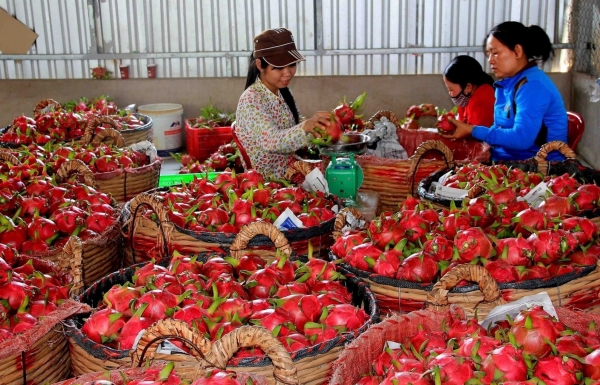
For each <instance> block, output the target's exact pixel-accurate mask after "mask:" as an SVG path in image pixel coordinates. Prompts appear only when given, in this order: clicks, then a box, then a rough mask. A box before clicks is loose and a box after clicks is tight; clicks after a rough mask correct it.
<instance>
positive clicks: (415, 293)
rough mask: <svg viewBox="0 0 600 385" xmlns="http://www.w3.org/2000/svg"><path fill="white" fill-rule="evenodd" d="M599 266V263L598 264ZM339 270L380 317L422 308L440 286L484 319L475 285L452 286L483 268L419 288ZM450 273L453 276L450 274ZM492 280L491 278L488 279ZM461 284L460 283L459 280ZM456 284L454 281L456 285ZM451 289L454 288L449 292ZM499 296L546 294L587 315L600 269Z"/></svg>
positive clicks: (596, 306) (598, 294)
mask: <svg viewBox="0 0 600 385" xmlns="http://www.w3.org/2000/svg"><path fill="white" fill-rule="evenodd" d="M599 263H600V262H599ZM339 268H340V269H341V270H342V271H343V272H344V273H345V274H348V275H354V274H356V275H358V276H359V277H360V278H361V279H362V280H363V281H364V282H365V283H367V284H368V285H369V287H370V289H371V291H373V293H374V294H375V297H376V298H377V303H378V305H379V306H380V308H381V312H382V314H394V313H408V312H411V311H415V310H421V309H423V308H425V306H426V303H427V301H428V298H429V297H430V296H431V295H432V294H431V293H435V292H434V289H436V288H439V287H440V286H441V287H442V288H444V290H450V292H449V293H448V301H449V302H450V303H453V304H458V305H460V306H461V307H463V308H465V310H467V311H473V309H474V308H475V307H477V309H478V314H479V315H481V316H485V315H486V314H487V312H488V311H489V307H485V306H482V305H481V303H482V301H484V300H485V298H484V297H483V296H482V295H481V292H479V291H478V290H477V287H476V286H473V285H469V286H463V287H456V288H454V286H452V285H451V283H453V282H454V281H455V279H456V275H457V274H460V275H464V276H466V277H468V276H472V275H473V273H471V272H468V273H467V272H465V271H464V270H465V269H475V268H476V269H477V271H480V270H483V271H481V272H479V273H478V274H481V275H482V276H485V275H488V276H489V273H488V272H487V270H485V268H484V267H483V266H478V265H459V266H457V267H455V268H454V269H458V268H460V269H459V270H458V272H453V270H454V269H452V270H450V271H449V272H448V273H446V274H445V275H444V276H443V277H442V278H441V279H440V280H439V281H438V282H437V283H436V284H434V285H433V286H432V285H429V286H419V285H418V284H415V283H414V282H407V281H403V280H397V279H391V278H386V277H382V276H379V275H377V274H371V273H367V272H364V271H359V270H356V269H354V268H353V267H351V266H348V265H346V264H341V265H340V266H339ZM450 273H452V274H450ZM490 278H491V277H490ZM459 281H460V280H459ZM459 281H457V282H459ZM452 288H454V289H452ZM499 288H500V292H501V296H502V298H503V299H504V300H505V301H515V300H518V299H520V298H523V297H525V296H527V295H533V294H537V293H540V292H547V293H548V295H549V296H550V299H551V300H552V303H553V304H554V305H555V306H562V307H565V308H568V309H573V310H586V311H588V312H600V266H599V265H598V264H596V266H587V267H584V268H583V269H582V271H581V272H578V273H568V274H564V275H562V276H559V277H553V278H552V279H549V280H530V281H522V282H517V283H501V284H499Z"/></svg>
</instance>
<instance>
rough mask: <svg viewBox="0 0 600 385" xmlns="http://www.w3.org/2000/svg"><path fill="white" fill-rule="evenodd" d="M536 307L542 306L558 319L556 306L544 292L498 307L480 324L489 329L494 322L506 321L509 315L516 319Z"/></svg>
mask: <svg viewBox="0 0 600 385" xmlns="http://www.w3.org/2000/svg"><path fill="white" fill-rule="evenodd" d="M534 305H539V306H542V307H543V308H544V310H545V311H546V313H548V314H550V315H551V316H552V317H556V318H557V319H558V316H557V314H556V309H554V305H552V300H550V296H549V295H548V293H546V292H545V291H542V292H541V293H537V294H534V295H528V296H525V297H523V298H521V299H519V300H517V301H513V302H510V303H507V304H506V305H499V306H496V307H495V308H493V309H492V310H491V311H490V312H489V313H488V315H487V317H485V319H484V320H483V321H481V322H480V324H481V326H483V327H484V328H485V329H487V328H488V326H489V325H491V324H493V323H494V322H498V321H503V320H505V319H506V315H507V314H508V315H509V316H510V317H511V318H513V319H514V318H515V317H516V316H517V315H518V314H519V313H520V312H521V310H526V309H528V308H530V307H532V306H534Z"/></svg>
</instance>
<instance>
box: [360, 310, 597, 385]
mask: <svg viewBox="0 0 600 385" xmlns="http://www.w3.org/2000/svg"><path fill="white" fill-rule="evenodd" d="M449 319H450V322H449V323H447V324H445V325H443V326H442V330H439V331H425V330H421V331H420V332H419V333H418V334H416V335H413V336H410V337H408V338H405V339H404V340H403V341H396V342H398V343H399V344H400V347H394V348H390V347H389V346H388V347H386V348H385V350H384V351H383V352H382V353H381V355H380V356H379V357H378V358H377V359H376V360H375V361H374V362H373V363H372V365H371V367H370V370H369V371H368V372H367V373H364V377H363V378H362V379H361V380H360V381H359V382H358V384H360V385H371V384H372V385H377V384H385V385H405V384H413V385H420V384H444V385H446V384H447V385H450V384H461V385H462V384H546V385H553V384H557V385H558V384H561V385H574V384H584V383H585V384H595V383H597V382H596V381H598V380H600V336H599V335H598V334H597V333H596V329H595V324H594V323H591V324H590V326H589V330H588V331H587V332H586V333H580V332H577V331H574V330H572V329H570V328H569V327H568V326H566V325H565V324H564V323H563V322H561V321H560V320H557V319H556V318H554V317H551V316H550V315H549V314H548V313H546V311H545V310H544V309H543V308H542V307H540V306H534V307H532V308H530V309H527V310H523V311H521V312H520V313H519V314H518V315H517V316H516V317H515V318H514V319H508V320H505V321H500V322H498V323H496V324H493V325H491V326H490V328H489V329H488V330H486V329H484V328H483V327H481V326H480V325H479V324H478V323H477V322H474V321H473V320H468V321H467V320H464V319H461V318H460V317H454V316H452V315H451V316H450V317H449Z"/></svg>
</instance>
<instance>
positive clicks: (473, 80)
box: [444, 55, 496, 127]
mask: <svg viewBox="0 0 600 385" xmlns="http://www.w3.org/2000/svg"><path fill="white" fill-rule="evenodd" d="M493 83H494V79H492V77H491V76H490V75H488V74H487V73H485V72H484V71H483V68H482V67H481V64H479V62H478V61H477V60H476V59H474V58H472V57H471V56H467V55H460V56H457V57H455V58H454V59H452V61H451V62H450V63H449V64H448V66H447V67H446V69H445V70H444V84H445V85H446V89H447V90H448V94H449V95H450V97H451V98H452V102H453V103H454V104H455V105H456V106H457V107H458V115H457V116H458V119H459V120H460V121H462V122H464V123H467V124H472V125H474V126H486V127H489V126H491V125H492V124H493V123H494V102H495V101H496V98H495V96H494V88H493V87H492V84H493Z"/></svg>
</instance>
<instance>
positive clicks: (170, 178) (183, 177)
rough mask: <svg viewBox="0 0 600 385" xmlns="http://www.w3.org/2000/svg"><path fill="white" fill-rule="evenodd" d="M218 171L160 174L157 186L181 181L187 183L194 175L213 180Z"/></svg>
mask: <svg viewBox="0 0 600 385" xmlns="http://www.w3.org/2000/svg"><path fill="white" fill-rule="evenodd" d="M219 174H220V172H209V173H205V172H203V173H198V174H174V175H161V176H160V179H159V180H158V187H168V186H173V185H176V184H181V183H189V182H191V181H193V180H194V177H196V178H198V179H201V178H208V180H214V179H215V178H216V177H217V175H219Z"/></svg>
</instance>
